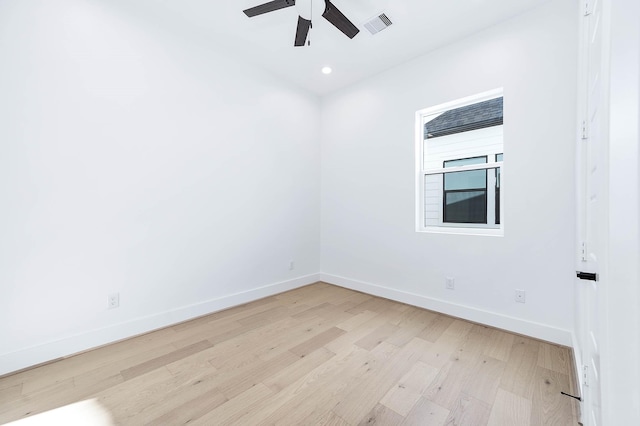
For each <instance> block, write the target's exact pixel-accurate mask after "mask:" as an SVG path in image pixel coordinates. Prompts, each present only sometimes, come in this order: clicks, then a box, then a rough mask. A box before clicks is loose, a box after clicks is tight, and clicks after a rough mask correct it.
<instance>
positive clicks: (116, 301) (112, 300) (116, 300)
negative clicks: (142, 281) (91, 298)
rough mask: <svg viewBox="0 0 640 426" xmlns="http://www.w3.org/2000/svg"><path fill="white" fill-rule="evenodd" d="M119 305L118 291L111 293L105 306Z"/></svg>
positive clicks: (112, 307)
mask: <svg viewBox="0 0 640 426" xmlns="http://www.w3.org/2000/svg"><path fill="white" fill-rule="evenodd" d="M118 307H120V293H112V294H110V295H109V297H108V302H107V308H108V309H115V308H118Z"/></svg>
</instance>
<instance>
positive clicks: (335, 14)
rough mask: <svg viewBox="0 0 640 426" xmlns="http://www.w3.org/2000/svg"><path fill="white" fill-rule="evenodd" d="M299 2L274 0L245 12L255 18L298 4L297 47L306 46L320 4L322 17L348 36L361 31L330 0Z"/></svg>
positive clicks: (304, 0) (303, 0)
mask: <svg viewBox="0 0 640 426" xmlns="http://www.w3.org/2000/svg"><path fill="white" fill-rule="evenodd" d="M297 2H298V3H299V5H297V6H296V0H274V1H270V2H268V3H264V4H260V5H258V6H255V7H252V8H249V9H246V10H244V13H245V15H247V16H248V17H249V18H253V17H254V16H258V15H263V14H265V13H269V12H274V11H276V10H280V9H285V8H287V7H291V6H296V9H298V26H297V29H296V36H295V40H294V44H293V45H294V46H296V47H300V46H304V45H305V43H306V42H307V37H308V35H309V29H310V28H312V23H311V21H312V19H313V18H314V16H315V14H316V11H315V10H314V9H316V5H319V6H318V7H319V8H320V9H318V11H320V10H322V17H323V18H324V19H326V20H327V21H329V23H331V25H333V26H334V27H336V28H337V29H339V30H340V31H341V32H342V33H343V34H344V35H346V36H347V37H349V38H354V37H355V36H356V35H357V34H358V33H359V32H360V30H359V29H358V28H357V27H356V26H355V25H354V24H353V23H352V22H351V21H350V20H349V19H347V17H346V16H344V14H343V13H342V12H340V10H339V9H338V8H337V7H336V6H335V5H334V4H333V3H331V1H329V0H297Z"/></svg>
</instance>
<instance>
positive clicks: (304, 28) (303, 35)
mask: <svg viewBox="0 0 640 426" xmlns="http://www.w3.org/2000/svg"><path fill="white" fill-rule="evenodd" d="M309 28H311V21H309V20H307V19H304V18H303V17H302V16H298V29H297V30H296V41H295V43H294V44H293V45H294V46H296V47H300V46H304V43H305V42H306V41H307V35H308V34H309Z"/></svg>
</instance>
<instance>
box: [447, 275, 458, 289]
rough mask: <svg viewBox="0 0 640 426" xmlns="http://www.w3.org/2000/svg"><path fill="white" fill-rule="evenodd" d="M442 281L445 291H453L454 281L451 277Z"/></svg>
mask: <svg viewBox="0 0 640 426" xmlns="http://www.w3.org/2000/svg"><path fill="white" fill-rule="evenodd" d="M444 281H445V286H446V287H447V290H454V289H455V288H456V280H455V279H454V278H453V277H447V278H445V280H444Z"/></svg>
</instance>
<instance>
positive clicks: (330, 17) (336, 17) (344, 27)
mask: <svg viewBox="0 0 640 426" xmlns="http://www.w3.org/2000/svg"><path fill="white" fill-rule="evenodd" d="M326 3H327V7H326V9H325V10H324V13H323V14H322V17H323V18H324V19H326V20H327V21H329V22H331V23H332V24H333V26H334V27H336V28H337V29H339V30H340V31H342V32H343V33H344V35H346V36H347V37H349V38H354V37H355V36H356V34H358V33H359V32H360V30H359V29H358V28H357V27H356V26H355V25H353V23H352V22H351V21H350V20H348V19H347V17H346V16H344V15H343V14H342V12H340V11H339V10H338V8H337V7H336V6H335V5H334V4H333V3H331V2H330V1H329V0H326Z"/></svg>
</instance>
